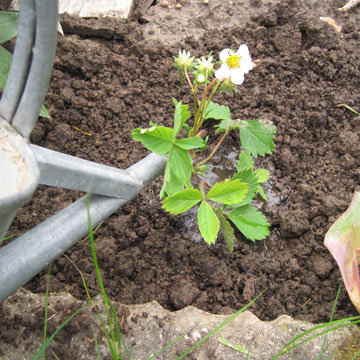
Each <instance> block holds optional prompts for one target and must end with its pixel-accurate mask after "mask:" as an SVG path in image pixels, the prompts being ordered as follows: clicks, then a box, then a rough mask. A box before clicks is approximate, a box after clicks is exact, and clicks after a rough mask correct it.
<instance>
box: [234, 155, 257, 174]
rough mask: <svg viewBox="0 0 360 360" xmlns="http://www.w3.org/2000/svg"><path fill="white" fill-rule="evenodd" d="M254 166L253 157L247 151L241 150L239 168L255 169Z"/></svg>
mask: <svg viewBox="0 0 360 360" xmlns="http://www.w3.org/2000/svg"><path fill="white" fill-rule="evenodd" d="M253 168H254V160H253V158H252V157H251V156H250V155H249V154H248V153H247V152H246V151H241V153H240V155H239V160H238V164H237V169H238V170H245V169H253Z"/></svg>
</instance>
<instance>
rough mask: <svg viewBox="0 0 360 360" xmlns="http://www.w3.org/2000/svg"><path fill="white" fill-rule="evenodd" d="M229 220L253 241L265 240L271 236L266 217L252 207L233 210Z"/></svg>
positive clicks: (247, 206) (246, 206)
mask: <svg viewBox="0 0 360 360" xmlns="http://www.w3.org/2000/svg"><path fill="white" fill-rule="evenodd" d="M229 218H230V220H231V221H232V222H233V223H234V224H235V226H236V227H237V228H238V229H239V230H240V231H241V232H242V233H243V235H244V236H245V237H246V238H248V239H250V240H251V241H255V240H261V239H265V238H266V237H267V236H269V235H270V230H269V226H270V225H269V223H268V221H267V219H266V217H265V216H264V215H263V214H262V213H261V212H260V211H258V210H257V209H256V207H254V206H252V205H245V206H242V207H239V208H236V209H234V210H231V211H230V213H229Z"/></svg>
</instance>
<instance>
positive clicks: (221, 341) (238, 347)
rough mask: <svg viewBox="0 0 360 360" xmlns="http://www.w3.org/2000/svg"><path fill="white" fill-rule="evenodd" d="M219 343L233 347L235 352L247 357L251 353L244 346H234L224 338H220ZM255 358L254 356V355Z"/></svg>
mask: <svg viewBox="0 0 360 360" xmlns="http://www.w3.org/2000/svg"><path fill="white" fill-rule="evenodd" d="M218 340H219V342H220V343H221V344H223V345H225V346H229V347H231V348H232V349H233V350H236V351H239V352H241V353H243V354H245V355H250V353H249V351H248V350H246V349H245V348H244V347H243V346H240V345H232V344H231V343H230V341H229V340H227V339H225V338H224V337H222V336H221V337H219V339H218ZM253 356H254V355H253Z"/></svg>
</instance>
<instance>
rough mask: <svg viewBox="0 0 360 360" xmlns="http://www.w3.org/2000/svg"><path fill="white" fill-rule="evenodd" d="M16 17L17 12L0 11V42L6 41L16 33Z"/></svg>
mask: <svg viewBox="0 0 360 360" xmlns="http://www.w3.org/2000/svg"><path fill="white" fill-rule="evenodd" d="M18 18H19V14H18V13H15V12H7V11H1V12H0V43H3V42H5V41H8V40H10V39H12V38H14V37H15V36H16V35H17V28H18Z"/></svg>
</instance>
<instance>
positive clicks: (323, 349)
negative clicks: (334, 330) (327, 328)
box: [318, 279, 343, 360]
mask: <svg viewBox="0 0 360 360" xmlns="http://www.w3.org/2000/svg"><path fill="white" fill-rule="evenodd" d="M342 283H343V280H342V279H341V280H340V285H339V288H338V291H337V293H336V296H335V300H334V304H333V307H332V310H331V315H330V321H333V319H334V314H335V309H336V304H337V302H338V299H339V295H340V291H341V287H342ZM327 336H328V334H326V335H325V337H324V341H323V343H322V346H321V350H320V354H319V357H318V360H320V359H321V358H322V356H323V353H324V351H325V345H326V341H327Z"/></svg>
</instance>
